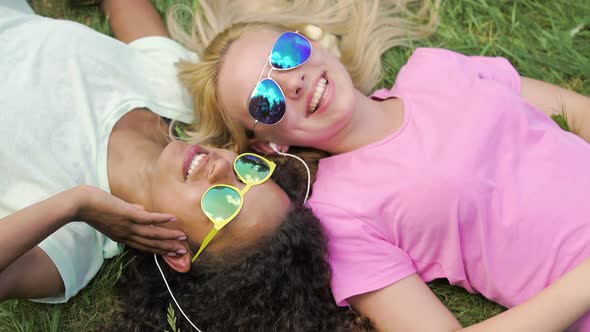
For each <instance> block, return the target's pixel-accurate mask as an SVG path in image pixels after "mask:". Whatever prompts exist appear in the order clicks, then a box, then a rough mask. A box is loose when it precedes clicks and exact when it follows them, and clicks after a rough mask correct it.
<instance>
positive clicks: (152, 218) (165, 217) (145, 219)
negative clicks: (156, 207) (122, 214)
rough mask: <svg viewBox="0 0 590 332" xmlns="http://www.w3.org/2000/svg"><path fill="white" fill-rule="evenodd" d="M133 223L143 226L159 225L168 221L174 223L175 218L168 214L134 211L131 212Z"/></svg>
mask: <svg viewBox="0 0 590 332" xmlns="http://www.w3.org/2000/svg"><path fill="white" fill-rule="evenodd" d="M131 217H132V219H133V222H135V223H137V224H143V225H153V224H161V223H165V222H168V221H176V218H175V217H174V216H173V215H171V214H168V213H156V212H147V211H144V210H134V211H133V212H131Z"/></svg>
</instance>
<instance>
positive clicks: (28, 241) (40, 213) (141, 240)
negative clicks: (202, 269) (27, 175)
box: [0, 186, 185, 273]
mask: <svg viewBox="0 0 590 332" xmlns="http://www.w3.org/2000/svg"><path fill="white" fill-rule="evenodd" d="M171 218H172V216H171V215H168V214H160V213H149V212H146V211H144V210H143V209H141V208H139V207H137V206H135V205H132V204H129V203H126V202H124V201H123V200H121V199H119V198H117V197H114V196H112V195H111V194H109V193H106V192H104V191H102V190H100V189H97V188H94V187H91V186H79V187H75V188H72V189H69V190H66V191H63V192H61V193H58V194H56V195H54V196H52V197H50V198H48V199H46V200H44V201H41V202H39V203H36V204H33V205H31V206H28V207H26V208H24V209H22V210H19V211H17V212H15V213H12V214H10V215H8V216H6V217H4V218H2V219H0V243H1V244H2V250H0V273H2V272H3V271H4V270H5V269H6V268H7V267H8V266H9V265H10V264H12V263H13V262H14V261H15V260H16V259H17V258H19V257H21V256H22V255H24V254H25V253H27V252H28V251H29V250H31V249H32V248H33V247H35V246H36V245H37V244H39V243H40V242H41V241H43V240H44V239H45V238H46V237H48V236H49V235H50V234H51V233H53V232H55V231H56V230H57V229H59V228H60V227H62V226H64V225H65V224H67V223H69V222H71V221H74V220H83V221H85V222H86V223H87V224H89V225H90V226H92V227H94V228H96V229H97V230H99V231H101V232H103V233H104V234H106V235H107V236H109V237H111V238H112V239H114V240H116V241H119V242H124V243H125V244H128V245H130V246H132V247H135V248H138V249H141V250H145V251H151V252H155V253H158V254H167V253H170V252H172V253H174V252H176V251H177V250H181V249H184V247H183V244H182V242H181V241H179V240H177V239H178V238H180V237H183V236H185V235H184V233H183V232H181V231H178V230H172V229H166V228H162V227H154V225H155V224H160V223H163V222H167V221H170V220H171Z"/></svg>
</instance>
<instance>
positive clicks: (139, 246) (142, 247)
mask: <svg viewBox="0 0 590 332" xmlns="http://www.w3.org/2000/svg"><path fill="white" fill-rule="evenodd" d="M125 244H126V245H128V246H130V247H133V248H135V249H137V250H141V251H143V252H148V253H152V254H158V255H168V254H170V252H169V251H166V250H162V249H157V248H152V247H148V246H145V245H143V244H140V243H136V242H128V243H125Z"/></svg>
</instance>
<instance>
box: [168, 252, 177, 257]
mask: <svg viewBox="0 0 590 332" xmlns="http://www.w3.org/2000/svg"><path fill="white" fill-rule="evenodd" d="M166 255H167V256H172V257H174V256H177V255H176V253H175V252H169V253H167V254H166Z"/></svg>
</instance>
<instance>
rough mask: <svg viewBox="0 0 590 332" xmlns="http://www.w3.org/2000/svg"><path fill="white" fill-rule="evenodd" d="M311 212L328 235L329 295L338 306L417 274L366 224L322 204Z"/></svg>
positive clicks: (408, 261) (401, 253)
mask: <svg viewBox="0 0 590 332" xmlns="http://www.w3.org/2000/svg"><path fill="white" fill-rule="evenodd" d="M313 211H314V213H315V214H316V216H317V217H318V218H319V219H320V220H321V222H322V225H323V226H324V229H325V230H326V233H327V235H328V248H329V253H330V256H329V260H330V265H331V267H332V292H333V294H334V298H335V300H336V303H337V304H338V305H340V306H345V305H348V302H347V301H346V299H348V298H349V297H351V296H354V295H358V294H364V293H367V292H371V291H374V290H378V289H381V288H383V287H386V286H389V285H391V284H393V283H395V282H397V281H399V280H401V279H403V278H405V277H407V276H409V275H411V274H414V273H416V269H415V267H414V264H413V262H412V260H411V259H410V257H409V256H408V255H407V254H406V253H405V252H404V251H403V250H401V249H400V248H399V247H397V246H395V245H394V244H392V243H391V242H389V241H387V239H386V238H385V237H384V236H383V235H382V234H381V233H380V232H379V231H378V230H376V229H375V228H374V227H373V226H372V225H370V224H369V223H367V222H366V221H362V220H360V219H358V218H355V217H352V216H351V215H350V214H348V213H347V212H346V211H343V210H341V209H339V208H337V207H333V206H330V205H325V204H318V203H316V204H314V206H313Z"/></svg>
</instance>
